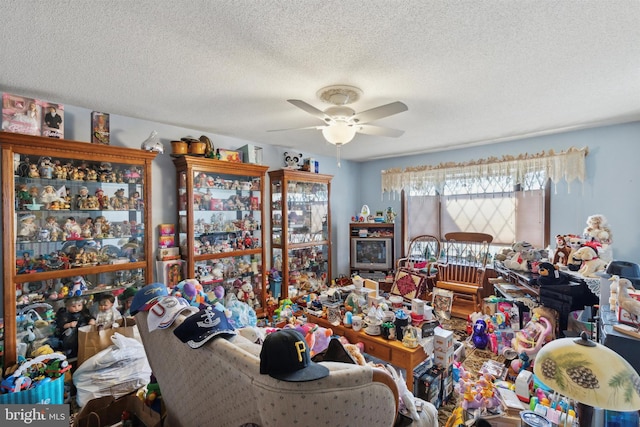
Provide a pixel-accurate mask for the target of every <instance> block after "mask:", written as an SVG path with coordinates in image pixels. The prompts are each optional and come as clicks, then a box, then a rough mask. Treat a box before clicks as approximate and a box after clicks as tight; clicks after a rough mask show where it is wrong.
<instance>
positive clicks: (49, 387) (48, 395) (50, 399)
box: [0, 375, 64, 405]
mask: <svg viewBox="0 0 640 427" xmlns="http://www.w3.org/2000/svg"><path fill="white" fill-rule="evenodd" d="M63 403H64V375H62V376H60V377H58V378H56V379H52V380H51V381H49V382H45V383H43V384H40V385H38V386H36V387H34V388H32V389H29V390H23V391H19V392H16V393H4V394H0V405H25V404H42V405H62V404H63Z"/></svg>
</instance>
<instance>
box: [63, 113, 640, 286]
mask: <svg viewBox="0 0 640 427" xmlns="http://www.w3.org/2000/svg"><path fill="white" fill-rule="evenodd" d="M90 115H91V111H90V110H87V109H84V108H79V107H74V106H65V138H66V139H72V140H78V141H89V136H90ZM153 130H155V131H157V132H158V135H159V136H160V138H161V140H162V142H163V143H164V145H165V154H162V155H158V156H157V157H156V160H155V161H154V164H153V171H152V173H153V194H152V197H153V204H152V222H153V223H152V224H151V227H148V228H147V230H154V239H157V236H155V234H156V233H155V230H157V225H158V224H161V223H175V222H176V206H175V201H176V186H175V169H174V166H173V162H172V159H171V156H170V155H169V154H170V152H171V147H170V144H169V141H171V140H174V139H180V138H181V137H184V136H187V135H191V136H194V137H196V138H197V137H199V136H200V135H202V132H200V131H197V130H193V129H185V128H180V127H175V126H169V125H164V124H160V123H155V122H150V121H144V120H138V119H133V118H129V117H123V116H117V115H111V144H112V145H115V146H125V147H131V148H139V147H140V144H141V143H142V141H144V140H145V139H146V138H147V137H148V136H149V134H150V133H151V132H152V131H153ZM206 135H207V136H208V137H209V138H210V139H211V141H212V142H213V144H214V146H215V147H221V148H228V149H236V148H239V147H241V146H243V145H245V144H254V145H257V146H261V147H262V148H263V160H264V164H265V165H269V166H270V170H276V169H280V168H282V166H283V165H284V162H283V153H284V152H285V151H288V147H276V146H269V145H264V144H261V143H260V141H245V140H241V139H236V138H230V137H226V136H221V135H214V134H206ZM639 143H640V122H634V123H628V124H622V125H616V126H605V127H599V128H593V129H588V130H581V131H573V132H566V133H562V134H557V135H549V136H541V137H536V138H527V139H522V140H517V141H511V142H503V143H499V144H493V145H487V146H482V147H473V148H466V149H459V150H450V151H442V152H437V153H432V154H424V155H415V156H405V157H396V158H392V159H385V160H376V161H371V162H365V163H356V162H349V161H344V160H343V161H342V167H341V168H338V167H337V164H336V159H335V158H333V157H324V156H317V155H315V154H313V153H303V154H304V156H305V157H314V158H316V159H318V160H319V161H320V172H321V173H323V174H329V175H333V176H334V178H333V181H332V197H331V215H332V217H331V224H332V241H333V256H332V262H333V276H337V275H339V274H348V272H349V255H348V254H349V222H350V221H351V216H352V215H354V214H355V213H356V212H359V211H360V208H361V206H362V205H363V204H367V205H368V206H369V207H370V209H371V211H372V212H375V211H377V210H386V208H387V207H392V208H393V209H394V210H395V211H396V212H398V213H399V212H400V199H399V195H390V194H384V195H382V194H381V185H380V171H381V170H383V169H389V168H394V167H406V166H416V165H427V164H430V165H435V164H438V163H440V162H451V161H452V162H465V161H469V160H473V159H479V158H486V157H490V156H496V157H501V156H502V155H506V154H512V155H517V154H521V153H537V152H540V151H543V150H544V151H548V150H550V149H553V150H555V151H562V150H565V149H567V148H569V147H572V146H575V147H578V148H581V147H585V146H587V147H589V155H588V156H587V162H586V167H587V179H586V181H585V182H584V183H580V182H578V181H574V182H573V183H572V184H571V185H570V187H569V188H567V185H566V183H565V182H560V183H558V184H557V185H556V186H552V196H551V235H552V236H554V235H556V234H566V233H581V232H582V230H583V228H584V227H585V221H586V219H587V217H588V216H589V215H592V214H596V213H598V214H603V215H605V216H606V217H607V219H608V220H609V223H610V225H611V228H612V232H613V254H614V257H615V258H616V259H623V260H627V261H634V262H638V261H640V256H639V255H638V253H639V249H640V236H639V235H640V230H639V229H638V227H635V226H633V225H632V224H631V223H630V222H629V221H630V218H631V217H635V215H637V214H638V212H640V197H638V196H636V194H635V191H636V189H635V187H634V182H638V181H640V165H638V160H639V159H640V144H639ZM396 222H397V223H399V221H396ZM396 233H400V226H399V224H396ZM267 235H268V233H267ZM552 241H553V239H552ZM267 243H268V242H267Z"/></svg>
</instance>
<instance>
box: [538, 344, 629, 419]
mask: <svg viewBox="0 0 640 427" xmlns="http://www.w3.org/2000/svg"><path fill="white" fill-rule="evenodd" d="M533 372H534V373H535V374H536V376H537V377H538V378H539V379H540V381H542V382H543V383H544V384H545V385H546V386H548V387H550V388H552V389H553V390H555V391H557V392H558V393H561V394H563V395H565V396H567V397H570V398H572V399H574V400H576V401H578V402H580V403H582V404H585V405H590V406H593V407H597V408H602V409H608V410H612V411H636V410H638V409H640V376H639V375H638V373H637V372H636V371H635V370H634V369H633V367H632V366H631V365H630V364H629V363H628V362H627V361H626V360H624V359H623V358H622V357H621V356H620V355H619V354H617V353H616V352H614V351H613V350H611V349H609V348H607V347H605V346H603V345H600V344H597V343H594V342H593V341H591V340H589V339H587V336H586V334H585V333H584V332H583V335H582V337H581V338H577V339H576V338H561V339H557V340H554V341H551V342H550V343H548V344H546V345H545V346H544V347H542V349H541V350H540V352H539V353H538V355H537V356H536V361H535V366H534V368H533Z"/></svg>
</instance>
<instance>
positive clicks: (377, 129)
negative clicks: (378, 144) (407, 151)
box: [356, 125, 404, 138]
mask: <svg viewBox="0 0 640 427" xmlns="http://www.w3.org/2000/svg"><path fill="white" fill-rule="evenodd" d="M357 128H358V130H357V131H356V132H357V133H363V134H365V135H375V136H390V137H392V138H397V137H399V136H402V135H403V134H404V131H403V130H398V129H391V128H383V127H381V126H374V125H357Z"/></svg>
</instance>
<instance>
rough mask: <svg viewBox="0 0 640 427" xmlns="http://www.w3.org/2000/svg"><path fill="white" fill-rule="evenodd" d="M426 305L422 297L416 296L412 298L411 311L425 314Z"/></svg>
mask: <svg viewBox="0 0 640 427" xmlns="http://www.w3.org/2000/svg"><path fill="white" fill-rule="evenodd" d="M424 306H425V302H424V301H423V300H421V299H418V298H414V299H412V300H411V311H412V312H414V313H415V314H418V315H421V316H424V314H425V313H424Z"/></svg>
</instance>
